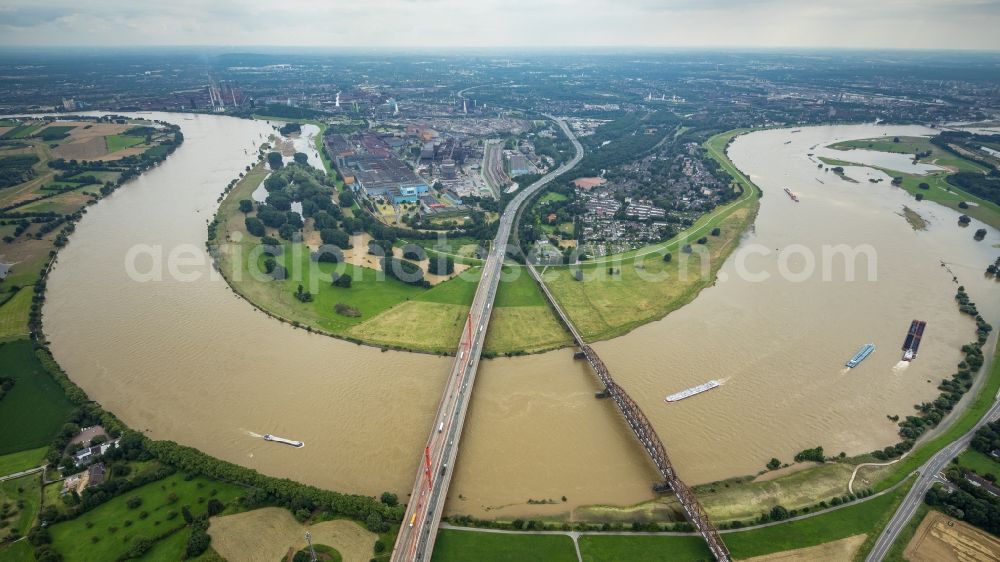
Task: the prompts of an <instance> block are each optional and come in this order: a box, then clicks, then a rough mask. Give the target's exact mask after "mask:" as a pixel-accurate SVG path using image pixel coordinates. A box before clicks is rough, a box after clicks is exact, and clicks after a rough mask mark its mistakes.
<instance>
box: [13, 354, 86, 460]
mask: <svg viewBox="0 0 1000 562" xmlns="http://www.w3.org/2000/svg"><path fill="white" fill-rule="evenodd" d="M0 366H2V367H0V372H3V373H4V374H5V375H6V376H10V377H13V378H14V379H15V382H14V387H13V388H11V389H10V390H9V391H7V394H6V396H4V398H3V403H2V404H3V407H2V408H0V427H2V428H3V431H2V432H0V455H6V454H8V453H15V452H18V451H23V450H25V449H37V448H39V447H41V446H44V445H48V444H49V442H50V441H51V440H52V438H53V437H55V435H56V432H57V431H59V428H60V427H62V425H63V423H65V421H66V419H67V418H68V417H69V414H70V411H72V409H73V405H72V404H71V403H70V401H69V399H67V398H66V395H65V394H64V393H63V390H62V387H61V386H59V384H58V383H57V382H56V381H55V380H54V379H53V378H52V376H51V375H49V373H48V372H47V371H46V370H45V369H44V368H43V367H42V365H41V363H39V362H38V358H37V357H36V356H35V348H34V343H32V342H31V341H29V340H25V339H22V340H15V341H8V342H0Z"/></svg>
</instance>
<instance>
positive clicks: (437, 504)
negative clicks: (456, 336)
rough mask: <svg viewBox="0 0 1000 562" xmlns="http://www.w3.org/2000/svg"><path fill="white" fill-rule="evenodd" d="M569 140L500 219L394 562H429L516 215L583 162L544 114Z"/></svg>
mask: <svg viewBox="0 0 1000 562" xmlns="http://www.w3.org/2000/svg"><path fill="white" fill-rule="evenodd" d="M546 117H548V118H549V119H552V120H553V121H555V122H556V123H557V124H558V125H559V127H560V128H561V129H562V130H563V133H565V134H566V136H567V137H568V138H569V139H570V141H572V143H573V148H574V149H575V151H576V154H575V155H574V156H573V158H572V160H570V161H569V162H566V163H565V164H563V165H562V166H560V167H559V168H557V169H555V170H553V171H552V172H549V173H548V174H546V175H545V176H544V177H543V178H541V179H539V180H538V181H537V182H535V183H533V184H531V185H530V186H528V187H526V188H525V189H523V190H522V191H521V192H520V193H518V194H517V195H516V196H515V197H514V199H512V200H511V201H510V203H508V204H507V206H506V207H505V208H504V211H503V214H502V215H501V216H500V221H499V227H498V229H497V235H496V237H495V238H494V239H493V247H492V248H491V249H490V253H489V254H488V255H487V257H486V259H485V260H484V262H483V270H482V276H481V278H480V280H479V286H478V288H477V289H476V295H475V297H474V299H473V301H472V306H471V308H470V310H469V316H468V319H467V320H466V324H465V329H464V330H463V331H462V338H461V340H460V341H459V345H458V353H457V354H456V355H455V361H454V363H452V367H451V372H450V374H449V375H448V381H447V382H446V384H445V387H444V392H442V394H441V401H440V402H439V403H438V408H437V414H436V415H435V417H434V424H433V426H432V428H431V432H430V435H429V436H428V438H427V443H426V445H425V447H424V451H423V454H422V456H421V459H420V464H419V467H418V468H417V476H416V478H415V480H414V484H413V490H412V491H411V493H410V497H409V499H408V500H407V506H406V514H405V515H404V516H403V522H402V525H401V527H400V530H399V535H398V536H397V537H396V544H395V546H394V547H393V550H392V560H393V561H395V562H402V561H418V560H430V557H431V553H432V552H433V550H434V541H435V539H436V538H437V531H438V524H439V523H440V521H441V513H442V512H443V510H444V504H445V500H446V499H447V497H448V486H449V485H450V484H451V475H452V473H453V471H454V470H453V469H454V466H455V459H456V458H457V457H458V444H459V439H460V438H461V436H462V427H463V426H464V425H465V415H466V412H467V411H468V408H469V400H470V399H471V396H472V388H473V385H474V383H475V381H476V371H477V370H478V368H479V359H480V357H481V355H482V350H483V342H484V341H485V340H486V330H487V327H488V326H489V322H490V316H491V314H492V312H493V301H494V299H495V298H496V292H497V287H498V286H499V284H500V274H501V270H502V266H503V262H504V258H505V257H506V251H507V243H508V240H509V239H510V234H511V229H512V228H513V226H514V221H515V218H516V216H517V212H518V210H519V209H520V208H521V206H523V205H524V204H525V202H526V201H527V200H528V199H529V198H530V197H531V196H532V195H534V194H535V193H537V192H538V191H539V190H540V189H542V188H543V187H545V186H546V185H547V184H548V183H549V182H551V181H552V180H554V179H555V178H557V177H558V176H560V175H562V174H563V173H565V172H567V171H568V170H570V169H572V168H573V167H574V166H576V165H577V164H578V163H579V162H580V159H582V158H583V147H582V146H581V145H580V143H579V141H577V140H576V137H575V136H573V133H572V131H570V129H569V127H568V126H566V123H565V122H564V121H562V120H560V119H556V118H555V117H552V116H550V115H547V116H546Z"/></svg>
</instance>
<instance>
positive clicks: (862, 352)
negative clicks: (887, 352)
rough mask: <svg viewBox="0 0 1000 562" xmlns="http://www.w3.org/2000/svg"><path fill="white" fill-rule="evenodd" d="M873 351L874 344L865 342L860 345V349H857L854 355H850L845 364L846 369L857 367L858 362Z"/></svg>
mask: <svg viewBox="0 0 1000 562" xmlns="http://www.w3.org/2000/svg"><path fill="white" fill-rule="evenodd" d="M873 351H875V344H873V343H866V344H865V345H863V346H861V349H859V350H858V352H857V353H855V354H854V357H851V358H850V359H849V360H848V361H847V363H845V365H846V366H847V368H848V369H853V368H854V367H857V366H858V364H859V363H861V362H862V361H864V360H865V358H866V357H868V356H869V355H871V354H872V352H873Z"/></svg>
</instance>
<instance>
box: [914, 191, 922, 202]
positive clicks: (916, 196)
mask: <svg viewBox="0 0 1000 562" xmlns="http://www.w3.org/2000/svg"><path fill="white" fill-rule="evenodd" d="M914 197H915V198H916V200H917V201H923V200H924V194H923V193H918V194H916V195H915V196H914Z"/></svg>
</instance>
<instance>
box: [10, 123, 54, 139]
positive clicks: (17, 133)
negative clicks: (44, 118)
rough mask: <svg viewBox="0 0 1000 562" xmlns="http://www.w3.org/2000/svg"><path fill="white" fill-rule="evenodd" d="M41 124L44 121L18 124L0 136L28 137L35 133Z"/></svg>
mask: <svg viewBox="0 0 1000 562" xmlns="http://www.w3.org/2000/svg"><path fill="white" fill-rule="evenodd" d="M42 125H44V123H24V124H21V125H18V126H16V127H14V128H13V129H11V130H9V131H7V132H6V133H4V135H3V136H2V137H0V138H4V139H23V138H27V137H30V136H31V135H33V134H34V133H35V131H37V130H38V129H40V128H42Z"/></svg>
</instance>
